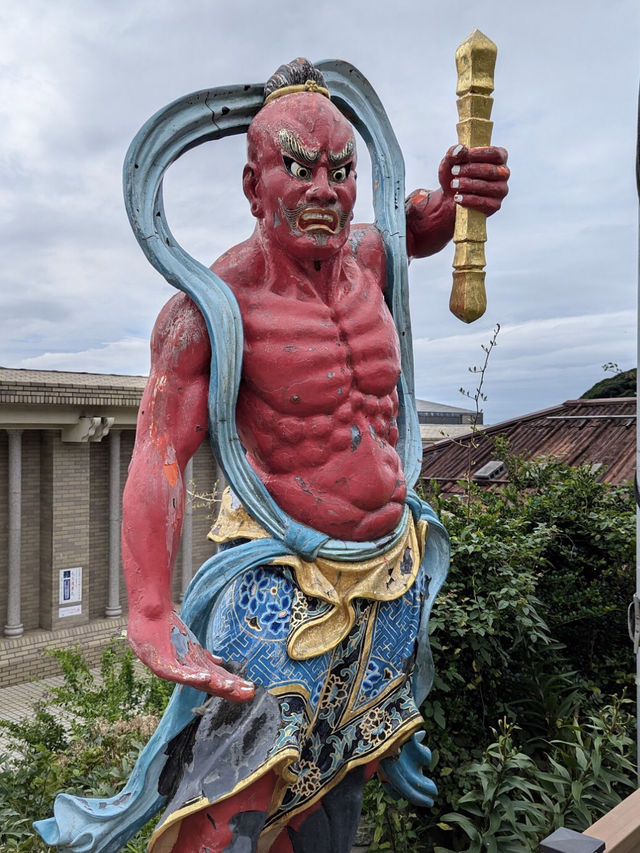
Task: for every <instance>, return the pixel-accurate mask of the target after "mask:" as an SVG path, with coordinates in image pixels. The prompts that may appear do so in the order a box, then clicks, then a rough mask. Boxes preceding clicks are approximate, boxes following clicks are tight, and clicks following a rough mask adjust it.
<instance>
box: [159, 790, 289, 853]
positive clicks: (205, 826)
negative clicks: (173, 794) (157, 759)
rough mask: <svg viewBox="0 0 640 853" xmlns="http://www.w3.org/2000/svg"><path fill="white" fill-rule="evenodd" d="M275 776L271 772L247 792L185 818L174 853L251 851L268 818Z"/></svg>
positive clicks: (234, 852) (245, 852)
mask: <svg viewBox="0 0 640 853" xmlns="http://www.w3.org/2000/svg"><path fill="white" fill-rule="evenodd" d="M274 786H275V776H274V774H273V773H267V774H266V775H265V776H262V777H260V779H257V780H256V781H255V782H254V783H253V784H252V785H250V786H249V787H248V788H246V789H245V790H244V791H240V792H239V793H238V794H236V795H235V796H233V797H229V798H228V799H226V800H222V802H220V803H214V804H213V805H211V806H208V807H207V808H205V809H201V810H200V811H198V812H195V813H194V814H192V815H189V817H186V818H184V819H183V821H182V823H181V824H180V833H179V835H178V839H177V841H176V843H175V844H174V846H173V849H172V853H223V851H224V853H249V851H254V850H255V849H256V846H257V842H258V838H259V837H260V833H261V832H262V827H263V826H264V822H265V820H266V819H267V814H268V811H269V805H270V804H271V797H272V794H273V789H274Z"/></svg>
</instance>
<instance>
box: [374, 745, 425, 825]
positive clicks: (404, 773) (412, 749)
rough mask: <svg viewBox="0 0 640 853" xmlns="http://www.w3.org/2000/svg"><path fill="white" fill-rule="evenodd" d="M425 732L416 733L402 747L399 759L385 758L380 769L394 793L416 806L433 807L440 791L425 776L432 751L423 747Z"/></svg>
mask: <svg viewBox="0 0 640 853" xmlns="http://www.w3.org/2000/svg"><path fill="white" fill-rule="evenodd" d="M424 737H425V733H424V732H416V734H414V735H413V737H412V738H411V740H408V741H407V742H406V743H405V745H404V746H403V747H402V750H401V752H400V755H399V756H398V758H385V759H384V760H383V761H381V762H380V768H381V770H382V772H383V774H384V775H385V776H386V780H387V782H388V783H389V785H391V787H392V788H393V789H394V791H395V792H396V793H398V794H400V796H401V797H404V798H405V799H406V800H409V802H410V803H413V805H414V806H427V807H429V808H430V807H431V806H432V805H433V801H434V798H435V797H437V796H438V789H437V788H436V786H435V783H434V782H433V780H431V779H429V777H428V776H425V775H424V770H425V768H427V767H428V766H429V764H430V763H431V750H430V749H429V747H428V746H423V744H422V741H423V740H424Z"/></svg>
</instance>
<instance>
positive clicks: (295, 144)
mask: <svg viewBox="0 0 640 853" xmlns="http://www.w3.org/2000/svg"><path fill="white" fill-rule="evenodd" d="M278 139H279V140H280V145H281V146H282V150H283V151H286V153H287V154H290V155H291V157H294V158H295V159H296V160H299V161H300V162H301V163H306V164H307V165H308V166H312V165H313V164H314V163H315V162H316V160H317V159H318V157H319V156H320V151H318V150H314V149H313V148H307V147H306V145H303V144H302V142H300V140H299V139H298V137H297V136H296V135H295V134H293V133H291V131H290V130H284V129H283V130H279V131H278Z"/></svg>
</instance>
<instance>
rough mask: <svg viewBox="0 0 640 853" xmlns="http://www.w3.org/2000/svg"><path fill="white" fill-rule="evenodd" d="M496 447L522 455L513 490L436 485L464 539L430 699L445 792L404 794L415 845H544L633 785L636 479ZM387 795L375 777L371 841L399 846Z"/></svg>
mask: <svg viewBox="0 0 640 853" xmlns="http://www.w3.org/2000/svg"><path fill="white" fill-rule="evenodd" d="M497 452H498V453H501V454H502V458H504V461H505V463H506V464H507V466H508V469H509V480H510V482H509V485H508V486H507V487H506V488H505V489H503V490H502V491H500V492H499V491H495V490H487V491H483V490H481V489H479V488H478V487H477V486H474V485H473V484H469V483H465V487H466V493H465V495H463V496H462V497H455V498H443V497H442V496H441V495H439V494H438V493H437V491H434V492H433V494H431V495H430V499H431V501H432V503H434V504H435V505H436V508H437V510H438V512H439V513H440V515H441V517H442V518H443V520H444V522H445V524H446V526H447V528H448V530H449V533H450V535H451V546H452V561H451V568H450V573H449V577H448V579H447V583H446V585H445V587H444V588H443V591H442V593H441V594H440V596H439V597H438V600H437V602H436V605H435V607H434V611H433V614H432V617H431V624H430V631H431V643H432V647H433V653H434V662H435V670H436V676H435V681H434V687H433V689H432V692H431V694H430V696H429V698H428V700H427V702H426V703H425V705H424V707H423V708H422V712H423V715H424V717H425V728H426V730H427V739H426V742H427V743H428V744H429V745H430V746H431V748H432V750H433V761H432V768H431V775H432V776H433V778H434V780H435V781H436V783H437V785H438V788H439V794H440V795H439V798H438V800H437V802H436V805H435V807H434V808H433V809H431V810H420V809H415V810H414V809H411V808H410V807H409V806H408V805H406V807H405V808H404V809H403V810H401V812H402V813H401V815H400V817H397V818H396V822H398V821H400V824H401V826H402V830H401V831H402V832H403V833H405V835H406V833H407V832H408V830H410V831H411V832H412V833H415V836H416V840H415V841H413V842H407V843H405V844H404V845H403V851H425V853H426V852H427V851H429V853H448V851H469V853H471V851H473V853H475V851H485V850H486V851H489V853H490V851H494V850H498V851H500V853H511V851H514V853H515V851H519V852H520V851H528V850H536V849H537V842H538V841H539V840H540V839H542V838H544V837H545V836H546V835H548V834H549V833H550V832H552V831H553V829H554V828H557V827H558V826H561V825H564V826H568V827H569V828H573V829H577V830H583V829H585V828H586V827H587V826H588V825H590V823H592V822H593V821H594V820H596V819H597V817H599V816H600V815H601V814H603V813H604V812H606V811H608V810H610V809H611V808H612V807H613V806H614V805H615V804H616V803H617V802H619V801H620V800H621V799H622V798H623V797H624V796H626V795H627V794H628V793H629V792H630V790H632V789H633V788H634V787H635V770H634V764H633V760H632V757H633V752H634V736H635V718H634V716H633V715H632V714H630V713H629V710H628V700H627V699H626V698H625V687H626V686H627V685H630V684H632V683H633V676H632V671H633V655H632V650H631V644H630V642H629V639H628V636H627V633H626V607H627V604H628V602H629V601H630V600H631V598H632V595H633V590H634V583H635V505H634V501H633V496H632V492H631V489H630V488H627V487H612V486H608V485H603V484H600V483H598V482H596V478H595V474H594V473H593V472H592V471H591V470H589V469H586V468H569V467H567V466H564V465H562V464H560V463H558V462H556V461H553V460H543V461H540V462H533V463H532V462H525V461H523V460H522V459H519V458H513V457H511V456H510V455H509V454H508V452H507V449H506V448H505V447H504V446H502V447H498V448H497ZM385 797H386V795H385V794H384V792H383V791H382V789H380V788H377V787H376V786H375V784H373V785H372V787H371V793H369V792H368V793H367V797H366V799H365V817H366V819H367V820H369V822H370V823H372V825H373V827H374V832H375V834H376V843H374V845H373V847H372V848H371V849H372V850H387V849H389V850H391V849H394V848H393V846H390V845H392V843H393V841H392V836H393V834H394V832H396V834H397V831H396V830H395V829H392V827H391V826H390V824H389V820H388V818H387V814H386V811H385V808H388V809H391V810H393V809H395V810H396V811H398V808H399V806H398V804H397V803H394V801H393V800H392V799H390V798H387V799H386V800H385ZM381 802H384V803H385V807H384V808H383V807H381V806H380V803H381ZM385 845H386V846H385Z"/></svg>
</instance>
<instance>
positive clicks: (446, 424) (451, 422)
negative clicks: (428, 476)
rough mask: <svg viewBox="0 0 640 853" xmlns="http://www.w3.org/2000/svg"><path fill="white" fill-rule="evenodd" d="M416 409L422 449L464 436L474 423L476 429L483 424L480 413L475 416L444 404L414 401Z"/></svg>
mask: <svg viewBox="0 0 640 853" xmlns="http://www.w3.org/2000/svg"><path fill="white" fill-rule="evenodd" d="M416 409H417V411H418V422H419V423H420V438H421V439H422V446H423V447H426V446H427V445H429V444H433V443H434V442H435V441H442V439H444V438H457V436H459V435H465V434H466V433H468V432H469V430H470V429H471V428H472V426H473V424H474V422H475V424H476V426H478V427H479V426H481V425H482V423H483V420H482V412H478V414H477V415H476V412H475V411H473V410H472V409H461V408H459V407H458V406H448V405H447V404H446V403H433V402H431V401H430V400H416Z"/></svg>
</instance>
